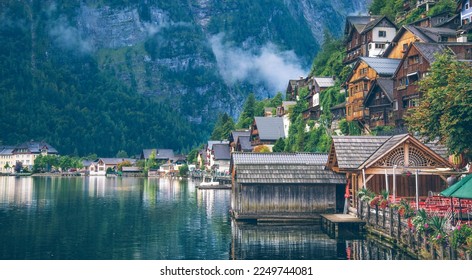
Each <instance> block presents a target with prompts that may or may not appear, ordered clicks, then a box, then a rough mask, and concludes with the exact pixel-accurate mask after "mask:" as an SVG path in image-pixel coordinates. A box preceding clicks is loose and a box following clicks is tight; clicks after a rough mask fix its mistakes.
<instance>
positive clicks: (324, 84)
mask: <svg viewBox="0 0 472 280" xmlns="http://www.w3.org/2000/svg"><path fill="white" fill-rule="evenodd" d="M313 80H314V81H315V82H316V83H317V84H318V86H319V87H321V88H328V87H332V86H334V85H335V81H334V79H333V77H313Z"/></svg>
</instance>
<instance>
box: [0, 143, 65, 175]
mask: <svg viewBox="0 0 472 280" xmlns="http://www.w3.org/2000/svg"><path fill="white" fill-rule="evenodd" d="M57 154H58V152H57V150H56V149H55V148H54V147H52V146H51V145H49V144H48V143H46V142H43V141H41V142H35V141H30V142H25V143H23V144H20V145H17V146H4V147H0V173H14V170H15V166H16V165H17V163H21V164H22V166H23V168H28V170H32V169H33V165H34V160H35V159H36V157H38V156H39V155H57Z"/></svg>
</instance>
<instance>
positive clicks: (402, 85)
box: [393, 42, 472, 127]
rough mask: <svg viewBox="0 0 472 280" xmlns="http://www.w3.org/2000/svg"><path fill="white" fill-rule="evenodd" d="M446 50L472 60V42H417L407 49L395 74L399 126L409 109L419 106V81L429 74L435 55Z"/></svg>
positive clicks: (395, 97) (395, 96) (401, 124)
mask: <svg viewBox="0 0 472 280" xmlns="http://www.w3.org/2000/svg"><path fill="white" fill-rule="evenodd" d="M446 50H448V51H450V52H451V53H453V54H454V56H455V57H456V58H457V59H461V60H472V43H444V44H435V43H420V42H415V43H413V44H411V45H410V47H409V48H408V49H407V51H406V53H405V56H404V57H403V59H402V61H401V63H400V65H399V66H398V68H397V71H396V72H395V74H394V80H395V85H394V91H393V92H394V94H393V95H394V101H393V102H394V104H393V110H394V111H395V114H394V117H395V124H396V126H397V127H403V126H404V116H405V114H406V113H407V111H408V110H409V109H411V108H414V107H416V106H418V104H419V102H420V99H421V97H422V93H421V92H420V91H419V88H418V82H419V81H420V80H421V79H423V78H424V77H425V76H427V75H428V72H429V68H430V66H431V64H432V63H433V62H434V61H435V60H436V59H435V55H436V54H440V53H444V52H445V51H446Z"/></svg>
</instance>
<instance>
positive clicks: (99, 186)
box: [84, 176, 107, 197]
mask: <svg viewBox="0 0 472 280" xmlns="http://www.w3.org/2000/svg"><path fill="white" fill-rule="evenodd" d="M106 183H107V178H106V177H102V176H90V177H88V180H87V179H85V184H84V188H85V190H88V194H89V196H90V197H104V196H105V192H106V188H105V187H106Z"/></svg>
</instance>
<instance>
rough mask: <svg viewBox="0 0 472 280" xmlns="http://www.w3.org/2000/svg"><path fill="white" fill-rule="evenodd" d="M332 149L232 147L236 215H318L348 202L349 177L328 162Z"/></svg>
mask: <svg viewBox="0 0 472 280" xmlns="http://www.w3.org/2000/svg"><path fill="white" fill-rule="evenodd" d="M327 159H328V154H321V153H238V152H236V153H233V154H232V158H231V167H230V169H231V172H232V194H231V212H232V215H233V217H234V218H235V219H236V220H257V221H259V222H260V221H274V220H284V221H286V220H291V221H297V220H298V221H300V220H319V219H320V214H321V213H339V212H342V211H343V207H344V193H345V185H346V179H345V178H346V177H345V175H343V174H336V173H335V172H333V171H331V170H327V169H326V168H325V166H326V162H327Z"/></svg>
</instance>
